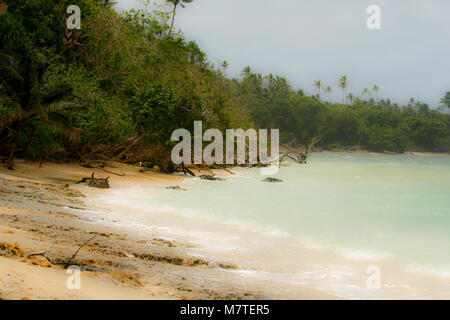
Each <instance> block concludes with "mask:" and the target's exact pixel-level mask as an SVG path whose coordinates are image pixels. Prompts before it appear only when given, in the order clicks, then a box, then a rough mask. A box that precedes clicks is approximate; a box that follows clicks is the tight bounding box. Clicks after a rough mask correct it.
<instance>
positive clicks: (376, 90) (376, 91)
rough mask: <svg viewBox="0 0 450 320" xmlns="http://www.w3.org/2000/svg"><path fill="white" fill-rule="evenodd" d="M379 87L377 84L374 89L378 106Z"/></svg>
mask: <svg viewBox="0 0 450 320" xmlns="http://www.w3.org/2000/svg"><path fill="white" fill-rule="evenodd" d="M378 90H379V89H378V86H377V85H376V84H375V85H374V86H373V88H372V91H373V92H375V96H376V98H377V104H378Z"/></svg>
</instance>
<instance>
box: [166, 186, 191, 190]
mask: <svg viewBox="0 0 450 320" xmlns="http://www.w3.org/2000/svg"><path fill="white" fill-rule="evenodd" d="M166 189H170V190H181V191H187V190H186V189H184V188H182V187H180V186H170V187H167V188H166Z"/></svg>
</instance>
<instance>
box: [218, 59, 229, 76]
mask: <svg viewBox="0 0 450 320" xmlns="http://www.w3.org/2000/svg"><path fill="white" fill-rule="evenodd" d="M220 66H221V67H222V69H223V73H224V75H225V77H226V76H227V69H228V67H229V64H228V61H226V60H225V61H223V62H222V63H221V64H220Z"/></svg>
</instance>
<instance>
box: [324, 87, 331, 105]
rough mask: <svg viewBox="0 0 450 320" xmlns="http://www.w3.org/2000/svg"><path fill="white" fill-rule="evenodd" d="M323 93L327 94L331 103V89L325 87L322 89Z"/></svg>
mask: <svg viewBox="0 0 450 320" xmlns="http://www.w3.org/2000/svg"><path fill="white" fill-rule="evenodd" d="M323 91H324V92H325V93H328V96H329V98H330V103H332V101H331V92H332V90H331V87H330V86H327V87H325V89H323Z"/></svg>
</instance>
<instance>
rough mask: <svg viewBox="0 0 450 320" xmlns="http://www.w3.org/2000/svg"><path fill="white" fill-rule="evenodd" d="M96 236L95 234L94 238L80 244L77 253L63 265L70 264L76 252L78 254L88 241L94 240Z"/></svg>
mask: <svg viewBox="0 0 450 320" xmlns="http://www.w3.org/2000/svg"><path fill="white" fill-rule="evenodd" d="M97 236H98V234H96V235H95V236H93V237H91V238H89V239H88V240H86V241H85V242H84V243H82V244H81V246H80V247H79V248H78V249H77V251H75V253H74V254H73V256H72V257H70V258H69V260H67V262H66V263H65V264H70V263H71V262H72V260H73V259H75V257H76V256H77V254H78V252H80V250H81V248H83V247H84V246H85V245H86V244H88V243H89V241H91V240H94V238H96V237H97Z"/></svg>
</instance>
